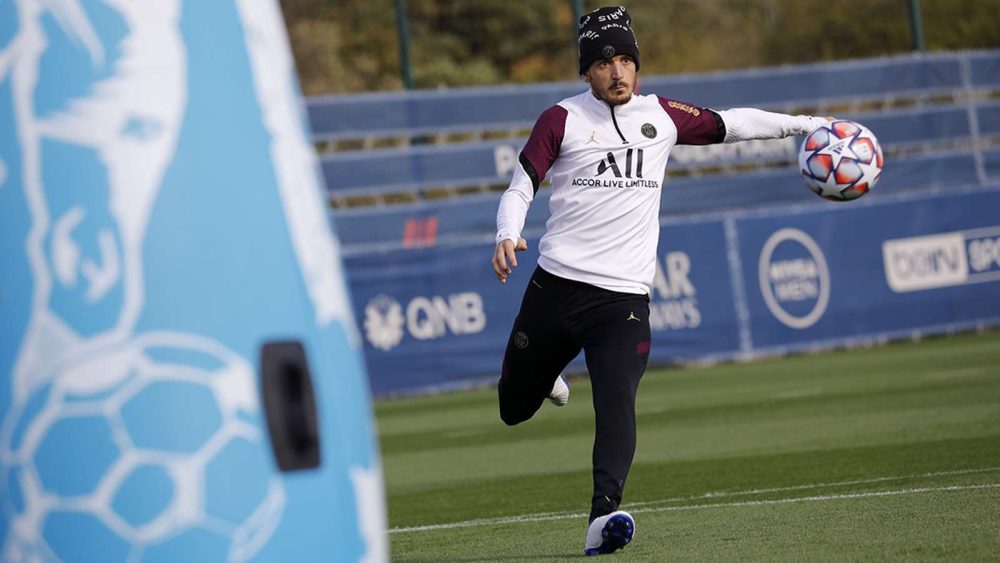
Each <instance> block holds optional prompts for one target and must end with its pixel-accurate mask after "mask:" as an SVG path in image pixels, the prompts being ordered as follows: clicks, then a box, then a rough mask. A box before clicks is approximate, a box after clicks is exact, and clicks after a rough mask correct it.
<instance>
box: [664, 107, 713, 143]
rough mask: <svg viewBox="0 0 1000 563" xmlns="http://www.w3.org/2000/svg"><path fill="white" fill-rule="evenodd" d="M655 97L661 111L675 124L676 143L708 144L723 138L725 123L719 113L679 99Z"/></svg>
mask: <svg viewBox="0 0 1000 563" xmlns="http://www.w3.org/2000/svg"><path fill="white" fill-rule="evenodd" d="M657 98H659V100H660V106H662V107H663V111H665V112H667V115H669V116H670V119H672V120H674V124H675V125H677V144H678V145H710V144H713V143H721V142H722V141H723V140H725V138H726V125H725V124H724V123H723V122H722V118H721V117H719V114H717V113H715V112H714V111H712V110H710V109H708V108H700V107H697V106H693V105H691V104H687V103H684V102H681V101H679V100H673V99H670V98H663V97H660V96H657Z"/></svg>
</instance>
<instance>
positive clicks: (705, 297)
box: [347, 189, 1000, 394]
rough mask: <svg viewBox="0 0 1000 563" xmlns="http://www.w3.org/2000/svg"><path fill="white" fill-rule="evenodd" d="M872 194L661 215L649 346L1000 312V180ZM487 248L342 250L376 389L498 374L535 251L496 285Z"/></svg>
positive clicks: (806, 345) (830, 332)
mask: <svg viewBox="0 0 1000 563" xmlns="http://www.w3.org/2000/svg"><path fill="white" fill-rule="evenodd" d="M872 199H873V201H874V203H870V204H867V205H864V204H860V203H859V204H851V205H849V206H848V205H843V206H840V209H831V208H829V207H827V206H825V205H822V206H804V207H802V208H801V209H799V210H795V211H776V210H764V211H760V212H734V213H727V214H722V215H720V216H716V217H700V218H697V219H693V220H683V219H680V220H676V221H668V222H666V224H665V225H664V227H663V229H662V231H661V235H660V243H659V256H658V264H657V268H658V271H657V278H656V283H655V285H654V292H653V295H652V302H651V305H650V308H651V315H650V319H651V324H652V326H653V346H652V351H651V355H650V360H651V361H652V362H654V363H667V362H678V361H693V360H704V359H727V358H746V357H753V356H756V355H762V354H768V355H770V354H782V353H787V352H792V351H797V350H808V349H812V348H821V347H828V346H839V345H845V344H849V343H851V342H863V341H878V340H887V339H891V338H899V337H902V336H909V335H911V334H913V333H915V332H934V331H945V330H960V329H965V328H970V327H976V326H986V325H992V324H996V323H997V322H998V321H1000V213H998V211H1000V189H984V190H977V191H975V192H970V193H966V194H959V195H955V194H941V195H931V196H921V197H896V198H879V199H876V198H872ZM492 248H493V245H492V243H491V242H485V243H473V244H454V245H451V244H449V245H438V246H435V247H432V248H425V249H415V250H396V251H389V252H385V253H367V254H359V255H356V256H353V257H350V258H348V259H347V268H348V272H349V275H350V283H351V291H352V294H353V297H354V302H355V311H356V314H357V318H358V322H359V324H361V326H362V332H363V334H364V335H365V341H366V343H365V355H366V358H367V362H368V368H369V373H370V374H371V377H372V387H373V391H374V392H375V393H377V394H391V393H406V392H410V393H412V392H421V391H426V390H430V389H435V388H437V389H440V388H447V387H449V386H460V385H465V384H468V383H469V382H470V381H477V380H481V379H483V378H485V379H491V378H495V377H496V376H497V373H498V370H499V366H500V361H501V358H502V354H503V348H504V346H505V344H506V339H507V336H508V331H509V330H510V326H511V324H512V322H513V320H514V316H515V314H516V312H517V309H518V306H519V304H520V298H521V294H522V292H523V289H524V285H525V284H526V283H527V280H528V277H529V274H530V272H531V270H532V269H533V267H534V264H535V262H536V260H537V254H535V253H534V252H533V251H529V252H527V253H525V256H523V257H522V258H521V259H520V263H521V266H520V267H519V268H518V269H517V270H516V273H515V274H514V277H513V278H512V283H509V284H507V285H504V286H501V285H500V284H499V283H498V282H497V280H496V278H495V276H494V275H493V273H492V270H491V269H490V267H489V265H488V260H489V256H490V255H491V253H492ZM576 365H577V367H581V363H580V362H579V360H578V362H577V364H576Z"/></svg>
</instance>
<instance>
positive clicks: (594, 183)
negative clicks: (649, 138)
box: [570, 148, 660, 188]
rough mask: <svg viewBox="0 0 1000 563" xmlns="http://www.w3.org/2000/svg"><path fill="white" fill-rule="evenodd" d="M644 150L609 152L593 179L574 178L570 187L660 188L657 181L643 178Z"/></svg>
mask: <svg viewBox="0 0 1000 563" xmlns="http://www.w3.org/2000/svg"><path fill="white" fill-rule="evenodd" d="M642 164H643V149H635V148H632V149H626V150H621V151H617V152H613V151H608V152H607V154H606V155H605V156H604V158H602V159H601V160H600V161H599V162H598V163H597V165H596V167H595V169H594V176H593V177H591V178H574V179H573V181H572V182H571V184H570V185H573V186H584V187H588V188H659V187H660V182H659V181H657V180H646V179H643V177H642Z"/></svg>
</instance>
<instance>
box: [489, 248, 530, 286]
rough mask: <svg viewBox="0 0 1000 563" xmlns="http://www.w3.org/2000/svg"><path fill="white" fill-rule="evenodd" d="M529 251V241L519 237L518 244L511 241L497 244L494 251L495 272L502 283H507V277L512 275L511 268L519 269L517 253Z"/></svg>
mask: <svg viewBox="0 0 1000 563" xmlns="http://www.w3.org/2000/svg"><path fill="white" fill-rule="evenodd" d="M524 250H528V241H526V240H524V239H523V238H521V237H518V239H517V244H516V245H515V244H514V241H512V240H510V239H505V240H502V241H500V243H499V244H497V247H496V249H495V250H494V251H493V272H494V273H496V275H497V279H498V280H500V283H507V276H508V275H510V272H511V268H516V267H517V256H516V253H517V252H521V251H524Z"/></svg>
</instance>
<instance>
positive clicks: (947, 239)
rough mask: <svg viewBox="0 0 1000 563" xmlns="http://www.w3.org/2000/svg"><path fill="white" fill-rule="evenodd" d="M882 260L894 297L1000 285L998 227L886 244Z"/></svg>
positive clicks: (895, 240)
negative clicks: (992, 283)
mask: <svg viewBox="0 0 1000 563" xmlns="http://www.w3.org/2000/svg"><path fill="white" fill-rule="evenodd" d="M882 260H883V264H884V266H885V279H886V283H887V284H888V285H889V288H890V289H892V291H894V292H896V293H907V292H910V291H923V290H928V289H937V288H942V287H951V286H958V285H965V284H971V283H983V282H993V281H1000V227H988V228H985V229H973V230H968V231H958V232H952V233H940V234H935V235H927V236H921V237H909V238H901V239H894V240H887V241H885V242H884V243H882Z"/></svg>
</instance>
